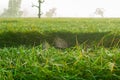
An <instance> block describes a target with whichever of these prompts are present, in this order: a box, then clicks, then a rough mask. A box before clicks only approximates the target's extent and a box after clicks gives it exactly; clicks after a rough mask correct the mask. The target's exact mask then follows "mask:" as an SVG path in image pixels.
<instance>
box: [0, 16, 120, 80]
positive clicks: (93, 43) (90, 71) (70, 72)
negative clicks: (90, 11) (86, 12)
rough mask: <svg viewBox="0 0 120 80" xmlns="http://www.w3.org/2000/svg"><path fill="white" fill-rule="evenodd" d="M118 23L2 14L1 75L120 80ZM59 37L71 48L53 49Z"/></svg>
mask: <svg viewBox="0 0 120 80" xmlns="http://www.w3.org/2000/svg"><path fill="white" fill-rule="evenodd" d="M119 22H120V19H74V18H73V19H72V18H71V19H70V18H64V19H62V18H56V19H46V18H45V19H33V18H32V19H0V80H119V79H120V76H119V75H120V63H119V62H120V54H119V53H120V49H119V47H120V43H119V42H120V34H119V32H120V27H119V26H120V23H119ZM55 37H60V38H62V39H64V40H65V41H66V42H68V45H69V48H65V49H58V48H55V45H54V38H55ZM44 42H47V45H48V44H49V48H46V49H44V48H43V43H44Z"/></svg>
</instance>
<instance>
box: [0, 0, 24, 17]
mask: <svg viewBox="0 0 120 80" xmlns="http://www.w3.org/2000/svg"><path fill="white" fill-rule="evenodd" d="M21 2H22V0H9V3H8V9H4V12H3V13H2V14H1V15H0V16H1V17H20V16H22V11H20V6H21Z"/></svg>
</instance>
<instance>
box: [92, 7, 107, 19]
mask: <svg viewBox="0 0 120 80" xmlns="http://www.w3.org/2000/svg"><path fill="white" fill-rule="evenodd" d="M104 11H105V10H104V9H103V8H97V9H96V10H95V12H94V13H95V14H96V15H100V16H101V17H104Z"/></svg>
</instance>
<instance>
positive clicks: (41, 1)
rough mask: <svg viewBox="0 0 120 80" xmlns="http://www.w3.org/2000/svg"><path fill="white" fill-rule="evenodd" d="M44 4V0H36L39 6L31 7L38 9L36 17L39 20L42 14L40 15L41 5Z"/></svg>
mask: <svg viewBox="0 0 120 80" xmlns="http://www.w3.org/2000/svg"><path fill="white" fill-rule="evenodd" d="M43 2H44V0H38V3H39V5H38V6H37V5H32V7H37V8H38V17H39V18H41V15H42V13H41V3H43Z"/></svg>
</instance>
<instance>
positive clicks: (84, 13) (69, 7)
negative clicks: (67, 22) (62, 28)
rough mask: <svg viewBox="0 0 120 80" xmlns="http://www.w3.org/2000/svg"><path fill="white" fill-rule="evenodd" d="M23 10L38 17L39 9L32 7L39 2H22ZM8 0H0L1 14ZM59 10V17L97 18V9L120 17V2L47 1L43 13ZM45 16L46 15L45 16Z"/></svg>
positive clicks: (99, 0)
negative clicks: (52, 9) (102, 9)
mask: <svg viewBox="0 0 120 80" xmlns="http://www.w3.org/2000/svg"><path fill="white" fill-rule="evenodd" d="M22 1H23V2H22V6H21V10H23V11H25V12H26V13H27V16H35V15H36V16H37V8H35V7H34V8H33V7H31V6H32V4H37V1H38V0H22ZM7 4H8V0H0V13H2V11H3V9H4V8H7ZM51 8H57V11H56V13H57V15H56V16H57V17H90V16H92V17H95V15H94V14H93V12H95V9H96V8H104V9H105V12H104V16H105V17H120V10H119V8H120V0H45V2H44V3H43V4H42V12H43V13H45V12H46V11H48V10H49V9H51ZM43 16H44V15H43Z"/></svg>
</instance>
